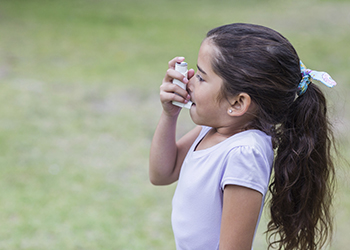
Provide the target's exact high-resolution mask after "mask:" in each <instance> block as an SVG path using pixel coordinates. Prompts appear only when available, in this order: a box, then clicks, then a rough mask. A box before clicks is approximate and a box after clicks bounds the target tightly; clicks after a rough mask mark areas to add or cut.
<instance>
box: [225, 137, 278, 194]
mask: <svg viewBox="0 0 350 250" xmlns="http://www.w3.org/2000/svg"><path fill="white" fill-rule="evenodd" d="M235 136H236V137H235V138H232V141H231V143H230V146H229V147H228V148H229V150H228V152H227V155H226V161H225V162H226V164H225V166H224V169H223V171H224V173H223V179H222V183H221V187H222V189H223V188H224V187H225V185H228V184H234V185H240V186H245V187H249V188H252V189H255V190H257V191H259V192H260V193H262V194H265V193H266V191H267V185H268V182H269V178H270V174H271V169H272V164H273V158H274V152H273V149H272V143H271V137H270V136H268V135H266V134H265V133H264V132H261V131H259V130H247V131H244V132H241V133H239V134H236V135H235Z"/></svg>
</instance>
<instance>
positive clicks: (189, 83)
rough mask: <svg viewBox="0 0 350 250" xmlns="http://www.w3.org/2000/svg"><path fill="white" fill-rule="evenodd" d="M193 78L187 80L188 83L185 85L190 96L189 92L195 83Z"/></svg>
mask: <svg viewBox="0 0 350 250" xmlns="http://www.w3.org/2000/svg"><path fill="white" fill-rule="evenodd" d="M194 78H195V77H192V78H191V79H190V80H189V82H188V83H187V86H186V88H187V91H188V92H189V93H190V94H191V92H192V91H193V83H194V81H195V79H194Z"/></svg>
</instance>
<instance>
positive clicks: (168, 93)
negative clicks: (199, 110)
mask: <svg viewBox="0 0 350 250" xmlns="http://www.w3.org/2000/svg"><path fill="white" fill-rule="evenodd" d="M184 60H185V58H184V57H175V58H174V59H172V60H171V61H169V64H168V65H169V68H168V70H167V72H166V74H165V77H164V79H163V82H162V85H161V86H160V101H161V102H162V106H163V110H164V112H165V113H166V114H167V115H169V116H175V115H178V114H179V113H180V110H181V108H180V107H178V106H175V105H173V104H172V101H177V102H181V103H187V102H188V101H189V100H190V98H191V97H190V95H189V94H188V92H187V91H186V90H184V89H182V88H181V87H179V86H177V85H176V84H173V83H172V81H173V79H178V80H180V81H181V82H183V83H185V84H187V83H188V82H189V79H191V78H192V77H193V75H194V70H193V69H190V70H189V71H188V79H187V78H186V77H184V76H183V75H182V74H181V73H180V72H177V71H175V64H176V63H177V62H183V61H184Z"/></svg>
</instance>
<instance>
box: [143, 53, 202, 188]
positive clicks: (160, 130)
mask: <svg viewBox="0 0 350 250" xmlns="http://www.w3.org/2000/svg"><path fill="white" fill-rule="evenodd" d="M183 60H184V58H183V57H176V58H174V59H173V60H171V61H170V62H169V69H168V70H167V73H166V75H165V77H164V79H163V83H162V85H161V87H160V100H161V102H162V106H163V112H162V114H161V117H160V120H159V123H158V126H157V128H156V131H155V133H154V136H153V140H152V144H151V151H150V160H149V177H150V181H151V182H152V183H153V184H154V185H167V184H171V183H173V182H175V181H177V180H178V178H179V173H180V168H181V165H182V162H183V160H184V158H185V156H186V154H187V151H188V150H189V148H190V147H191V145H192V143H193V142H194V140H195V139H196V137H197V136H198V134H199V132H200V129H201V128H200V127H196V128H194V129H193V130H191V131H190V132H189V133H187V134H186V135H185V136H184V137H182V138H181V139H180V140H179V141H178V142H176V122H177V118H178V115H179V113H180V110H181V109H180V108H179V107H177V106H175V105H173V104H172V103H171V102H172V101H178V102H183V103H185V102H187V101H188V100H189V99H190V96H189V94H188V93H187V91H186V90H184V89H182V88H181V87H179V86H177V85H175V84H172V80H173V79H175V78H176V79H179V80H180V81H182V82H184V83H185V84H187V83H188V80H187V79H184V77H183V75H182V74H181V73H179V72H176V71H175V63H176V62H182V61H183ZM193 75H194V71H193V70H189V72H188V77H189V78H191V77H193ZM175 93H177V94H175Z"/></svg>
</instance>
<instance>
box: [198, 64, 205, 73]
mask: <svg viewBox="0 0 350 250" xmlns="http://www.w3.org/2000/svg"><path fill="white" fill-rule="evenodd" d="M197 69H198V70H199V71H200V72H202V73H203V74H205V75H206V74H207V73H205V71H204V70H203V69H201V68H200V67H199V66H198V64H197Z"/></svg>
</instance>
